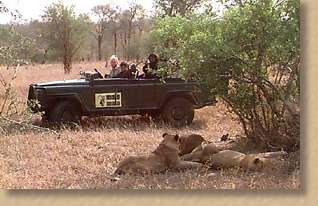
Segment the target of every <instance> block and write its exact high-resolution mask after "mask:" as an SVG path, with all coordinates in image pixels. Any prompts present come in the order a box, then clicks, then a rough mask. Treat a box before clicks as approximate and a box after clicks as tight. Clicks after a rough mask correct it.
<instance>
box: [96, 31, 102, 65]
mask: <svg viewBox="0 0 318 206" xmlns="http://www.w3.org/2000/svg"><path fill="white" fill-rule="evenodd" d="M102 42H103V36H102V35H98V37H97V46H98V61H101V60H102Z"/></svg>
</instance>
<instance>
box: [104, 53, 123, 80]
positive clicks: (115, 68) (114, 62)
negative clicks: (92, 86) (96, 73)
mask: <svg viewBox="0 0 318 206" xmlns="http://www.w3.org/2000/svg"><path fill="white" fill-rule="evenodd" d="M118 64H119V59H118V57H117V56H115V55H112V56H111V57H110V66H111V70H110V72H109V74H108V75H107V76H105V77H108V78H114V77H116V76H117V75H119V73H120V72H121V69H120V67H119V65H118Z"/></svg>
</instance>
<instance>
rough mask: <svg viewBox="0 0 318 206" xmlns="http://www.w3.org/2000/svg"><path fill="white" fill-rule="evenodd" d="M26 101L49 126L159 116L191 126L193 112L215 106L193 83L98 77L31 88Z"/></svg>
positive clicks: (177, 80) (87, 77)
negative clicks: (94, 119)
mask: <svg viewBox="0 0 318 206" xmlns="http://www.w3.org/2000/svg"><path fill="white" fill-rule="evenodd" d="M28 100H29V101H28V102H29V106H30V107H31V109H32V111H33V112H43V118H45V119H46V120H48V121H49V122H74V121H78V120H79V119H80V118H81V116H103V115H105V116H106V115H108V116H111V115H132V114H141V115H144V114H148V115H150V116H152V117H159V116H160V117H162V118H163V120H164V121H166V122H167V123H170V124H171V125H172V126H184V125H188V124H190V123H191V122H192V120H193V117H194V109H198V108H202V107H204V106H207V105H213V104H214V103H215V102H216V101H215V99H214V98H211V95H209V91H208V89H207V88H206V87H205V86H204V85H200V84H199V83H197V82H195V81H185V80H182V79H180V78H168V79H165V80H164V81H162V80H160V79H142V78H135V79H120V78H101V76H100V75H99V74H98V73H97V74H91V75H83V77H82V78H81V79H78V80H65V81H55V82H47V83H38V84H31V85H30V88H29V95H28ZM34 102H37V103H34Z"/></svg>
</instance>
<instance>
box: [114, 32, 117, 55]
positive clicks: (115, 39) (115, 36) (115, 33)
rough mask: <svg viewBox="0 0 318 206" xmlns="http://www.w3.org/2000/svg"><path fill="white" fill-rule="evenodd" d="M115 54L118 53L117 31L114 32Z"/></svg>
mask: <svg viewBox="0 0 318 206" xmlns="http://www.w3.org/2000/svg"><path fill="white" fill-rule="evenodd" d="M114 54H115V55H117V31H115V32H114Z"/></svg>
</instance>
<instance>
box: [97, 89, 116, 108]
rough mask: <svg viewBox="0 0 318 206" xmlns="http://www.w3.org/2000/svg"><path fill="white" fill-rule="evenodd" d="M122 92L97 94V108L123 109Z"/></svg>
mask: <svg viewBox="0 0 318 206" xmlns="http://www.w3.org/2000/svg"><path fill="white" fill-rule="evenodd" d="M121 106H122V105H121V92H116V93H96V94H95V107H96V108H106V107H121Z"/></svg>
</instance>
